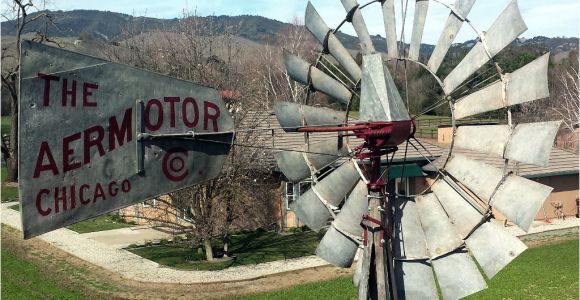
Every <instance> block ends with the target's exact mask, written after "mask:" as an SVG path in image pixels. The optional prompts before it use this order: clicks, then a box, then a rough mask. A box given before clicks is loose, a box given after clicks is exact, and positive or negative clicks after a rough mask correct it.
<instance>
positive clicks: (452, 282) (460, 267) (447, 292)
mask: <svg viewBox="0 0 580 300" xmlns="http://www.w3.org/2000/svg"><path fill="white" fill-rule="evenodd" d="M431 263H432V264H433V270H434V271H435V275H436V276H437V282H438V283H439V288H440V289H441V294H442V295H443V299H460V298H463V297H466V296H468V295H471V294H473V293H477V292H479V291H481V290H483V289H486V288H487V284H486V283H485V279H483V277H482V276H481V273H479V270H478V269H477V266H476V265H475V263H474V262H473V260H472V259H471V257H470V256H469V254H468V253H467V252H464V251H457V252H453V253H451V254H449V255H446V256H443V257H441V258H438V259H435V260H433V261H432V262H431Z"/></svg>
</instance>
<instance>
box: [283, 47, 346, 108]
mask: <svg viewBox="0 0 580 300" xmlns="http://www.w3.org/2000/svg"><path fill="white" fill-rule="evenodd" d="M284 65H286V71H287V72H288V75H289V76H290V78H292V79H294V80H296V81H298V82H300V83H302V84H304V85H306V86H308V85H309V84H312V87H313V88H314V89H315V90H317V91H320V92H322V93H325V94H327V95H329V96H331V97H333V98H334V99H336V100H337V101H338V102H339V103H341V104H343V105H348V103H349V102H350V99H351V98H352V93H351V92H350V91H349V90H348V89H347V88H346V87H345V86H344V85H343V84H342V83H340V82H338V81H337V80H335V79H333V78H332V77H330V76H329V75H327V74H326V73H324V72H322V71H321V70H319V69H317V68H316V67H314V66H312V65H310V64H309V63H308V62H306V61H304V60H302V59H301V58H300V57H298V56H296V55H292V54H290V52H288V51H284Z"/></svg>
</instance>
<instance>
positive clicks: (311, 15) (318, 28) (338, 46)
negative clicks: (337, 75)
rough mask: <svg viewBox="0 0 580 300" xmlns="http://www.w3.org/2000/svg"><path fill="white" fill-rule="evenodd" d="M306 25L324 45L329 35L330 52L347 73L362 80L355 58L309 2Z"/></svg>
mask: <svg viewBox="0 0 580 300" xmlns="http://www.w3.org/2000/svg"><path fill="white" fill-rule="evenodd" d="M304 24H305V25H306V28H307V29H308V30H309V31H310V32H311V33H312V34H313V35H314V37H316V39H317V40H318V41H319V42H320V43H321V44H324V41H325V39H326V36H327V34H328V52H330V54H331V55H332V56H333V57H334V58H336V60H337V61H338V62H339V63H340V65H341V66H343V67H344V69H345V70H346V72H347V73H348V74H349V75H350V76H351V77H352V79H353V80H354V81H355V82H357V81H359V80H360V78H361V68H360V67H359V66H358V64H357V63H356V61H355V60H354V58H353V57H352V56H351V55H350V53H349V52H348V50H347V49H346V48H345V47H344V46H343V45H342V43H341V42H340V41H339V40H338V38H337V37H336V36H335V35H334V33H332V32H330V33H329V31H330V28H328V26H327V25H326V23H325V22H324V20H323V19H322V18H321V17H320V15H319V14H318V12H317V11H316V9H315V8H314V6H313V5H312V3H310V1H309V2H308V5H307V6H306V15H305V17H304Z"/></svg>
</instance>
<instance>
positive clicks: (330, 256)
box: [316, 180, 369, 268]
mask: <svg viewBox="0 0 580 300" xmlns="http://www.w3.org/2000/svg"><path fill="white" fill-rule="evenodd" d="M367 194H368V193H367V185H366V184H365V183H364V182H363V181H362V180H360V181H359V182H358V184H357V185H356V186H355V187H354V189H353V190H352V192H351V193H350V195H349V196H348V199H347V200H346V202H345V204H344V205H343V206H342V208H341V209H340V213H339V214H338V216H337V218H336V220H335V221H334V223H333V226H331V227H330V228H329V229H328V231H327V232H326V234H325V235H324V237H323V238H322V240H321V241H320V244H319V245H318V247H317V248H316V255H318V256H319V257H320V258H322V259H324V260H325V261H327V262H329V263H331V264H333V265H335V266H337V267H341V268H349V267H350V266H351V265H352V262H353V260H354V256H355V255H356V251H357V249H358V245H359V244H358V241H355V240H353V239H352V237H357V238H360V237H361V236H362V226H361V225H360V224H361V221H362V216H363V214H364V213H365V212H367V210H368V206H369V205H368V199H367ZM335 227H336V228H338V229H339V230H340V231H343V232H346V233H347V234H346V235H344V234H343V233H342V232H340V231H339V230H337V229H336V228H335ZM348 235H351V236H348Z"/></svg>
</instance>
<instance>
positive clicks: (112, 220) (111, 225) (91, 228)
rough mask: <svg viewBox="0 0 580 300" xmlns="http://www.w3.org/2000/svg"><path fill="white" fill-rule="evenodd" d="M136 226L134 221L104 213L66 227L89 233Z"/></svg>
mask: <svg viewBox="0 0 580 300" xmlns="http://www.w3.org/2000/svg"><path fill="white" fill-rule="evenodd" d="M131 226H135V224H134V223H127V222H125V220H123V219H122V218H120V217H119V216H116V215H103V216H98V217H95V218H92V219H88V220H85V221H82V222H78V223H75V224H72V225H70V226H67V227H66V228H68V229H70V230H72V231H76V232H78V233H89V232H95V231H104V230H113V229H120V228H127V227H131Z"/></svg>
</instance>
